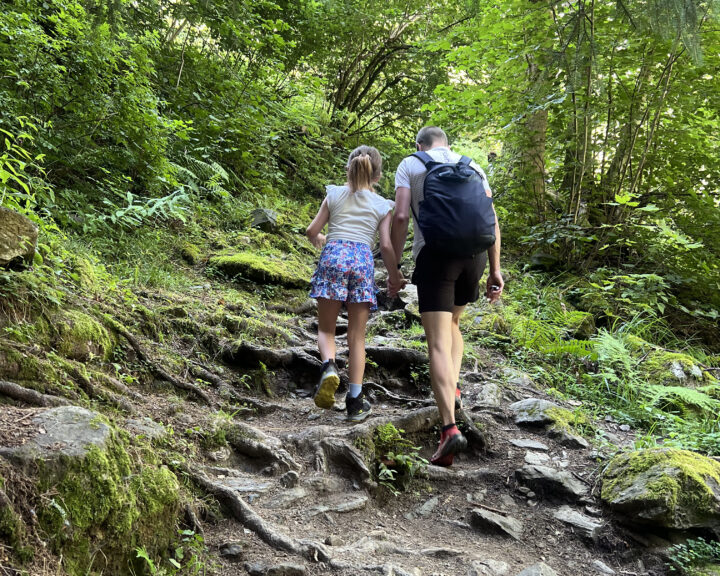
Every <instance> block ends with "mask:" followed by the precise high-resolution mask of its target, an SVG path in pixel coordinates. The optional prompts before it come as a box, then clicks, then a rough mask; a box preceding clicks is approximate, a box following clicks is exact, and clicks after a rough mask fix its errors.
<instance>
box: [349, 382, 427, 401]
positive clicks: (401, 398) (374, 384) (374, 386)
mask: <svg viewBox="0 0 720 576" xmlns="http://www.w3.org/2000/svg"><path fill="white" fill-rule="evenodd" d="M363 386H365V387H367V388H370V389H372V390H378V391H379V392H381V393H382V394H384V395H385V396H386V397H387V398H389V399H390V400H394V401H395V402H401V403H402V404H404V405H408V404H409V405H411V406H413V405H420V406H431V405H433V404H435V400H433V399H432V398H413V397H412V396H403V395H401V394H395V393H394V392H390V390H388V389H387V388H385V386H382V385H381V384H378V383H377V382H365V383H364V384H363Z"/></svg>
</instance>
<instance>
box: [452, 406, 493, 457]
mask: <svg viewBox="0 0 720 576" xmlns="http://www.w3.org/2000/svg"><path fill="white" fill-rule="evenodd" d="M455 421H456V422H458V423H464V424H465V426H464V427H463V433H464V434H465V437H466V438H467V439H468V444H469V446H471V447H473V448H478V449H480V450H483V451H484V450H487V449H488V448H489V447H490V441H489V438H488V435H487V433H485V432H483V431H482V430H481V429H480V428H478V427H477V422H476V421H475V420H474V419H473V417H472V416H471V415H470V413H469V412H468V411H467V410H465V409H463V408H461V409H460V410H456V411H455Z"/></svg>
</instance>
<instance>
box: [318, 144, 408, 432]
mask: <svg viewBox="0 0 720 576" xmlns="http://www.w3.org/2000/svg"><path fill="white" fill-rule="evenodd" d="M381 175H382V158H381V157H380V153H379V152H378V151H377V149H375V148H373V147H371V146H359V147H357V148H355V150H353V151H352V152H351V153H350V157H349V158H348V163H347V182H346V183H345V184H344V185H342V186H334V185H328V186H327V187H326V188H327V196H326V197H325V199H324V200H323V202H322V204H321V206H320V210H319V211H318V213H317V215H316V216H315V218H314V219H313V221H312V222H311V223H310V225H309V226H308V228H307V231H306V234H307V237H308V239H309V240H310V242H312V244H313V245H314V246H315V247H316V248H321V247H322V253H321V255H320V261H319V262H318V265H317V269H316V270H315V273H314V274H313V276H312V279H311V281H310V285H311V288H310V297H312V298H316V299H317V303H318V348H319V350H320V357H321V359H322V361H323V365H322V372H321V376H320V382H319V383H318V386H317V388H316V390H315V394H314V396H313V399H314V401H315V404H316V405H317V406H319V407H321V408H332V406H333V405H334V403H335V391H336V390H337V387H338V385H339V384H340V376H339V374H338V369H337V366H336V364H335V352H336V348H335V328H336V324H337V317H338V314H339V313H340V310H341V308H342V306H343V304H344V305H345V306H346V307H347V312H348V333H347V340H348V347H349V366H348V376H349V379H350V384H349V386H348V392H347V396H346V398H345V405H346V410H347V418H348V420H350V421H354V422H359V421H361V420H364V419H365V418H367V417H368V416H369V415H370V412H371V406H370V403H369V402H368V401H367V399H366V398H365V395H364V394H363V389H362V383H363V376H364V373H365V328H366V326H367V321H368V317H369V315H370V311H371V310H374V309H376V308H377V300H376V296H375V269H374V264H373V254H372V246H373V244H374V241H375V236H376V235H377V233H378V231H379V232H380V252H381V254H382V258H383V261H384V262H385V266H386V268H387V270H388V274H389V276H388V285H389V291H390V293H391V294H390V295H394V294H397V292H398V290H399V289H400V288H401V287H402V282H403V278H402V274H401V273H400V271H399V270H398V266H397V260H396V259H395V253H394V251H393V248H392V243H391V241H390V220H391V214H392V208H393V204H394V203H393V202H392V201H391V200H387V199H385V198H382V197H381V196H379V195H378V194H376V193H375V192H374V191H373V187H374V185H375V184H376V183H377V182H378V181H379V180H380V176H381ZM325 224H327V225H328V233H327V236H325V235H324V234H322V230H323V228H324V227H325Z"/></svg>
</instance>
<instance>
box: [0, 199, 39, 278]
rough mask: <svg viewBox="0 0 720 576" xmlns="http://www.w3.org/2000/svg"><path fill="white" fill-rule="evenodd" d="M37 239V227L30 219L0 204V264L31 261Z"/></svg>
mask: <svg viewBox="0 0 720 576" xmlns="http://www.w3.org/2000/svg"><path fill="white" fill-rule="evenodd" d="M37 240H38V228H37V226H36V225H35V224H34V223H33V222H32V221H31V220H29V219H28V218H26V217H25V216H23V215H22V214H18V213H17V212H14V211H12V210H9V209H8V208H3V207H2V206H0V266H7V265H8V264H10V263H11V262H13V261H17V260H22V261H24V262H26V263H30V262H32V259H33V256H34V255H35V248H36V247H37Z"/></svg>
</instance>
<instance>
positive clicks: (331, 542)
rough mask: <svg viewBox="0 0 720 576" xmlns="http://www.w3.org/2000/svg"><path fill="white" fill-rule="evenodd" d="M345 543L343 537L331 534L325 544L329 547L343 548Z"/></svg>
mask: <svg viewBox="0 0 720 576" xmlns="http://www.w3.org/2000/svg"><path fill="white" fill-rule="evenodd" d="M343 542H344V541H343V539H342V536H337V535H336V534H331V535H330V536H328V537H327V538H325V544H327V545H328V546H342V545H343Z"/></svg>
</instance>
